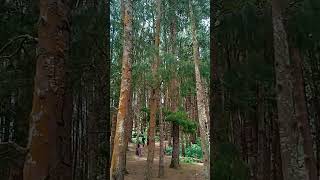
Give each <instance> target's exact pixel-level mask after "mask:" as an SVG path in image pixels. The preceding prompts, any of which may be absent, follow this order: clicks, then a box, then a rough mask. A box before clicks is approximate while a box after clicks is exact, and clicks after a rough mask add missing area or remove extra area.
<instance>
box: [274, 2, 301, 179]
mask: <svg viewBox="0 0 320 180" xmlns="http://www.w3.org/2000/svg"><path fill="white" fill-rule="evenodd" d="M281 13H282V12H281V7H280V2H279V1H278V0H272V22H273V38H274V41H273V43H274V59H275V74H276V90H277V108H278V121H279V135H280V145H281V160H282V172H283V179H284V180H298V179H301V178H302V179H305V177H299V174H300V172H299V168H298V167H296V166H297V165H296V164H297V163H296V161H295V160H296V159H297V157H296V156H297V155H296V150H295V138H296V137H295V136H296V134H297V132H296V126H297V125H296V121H295V119H294V114H293V112H294V107H293V97H292V83H291V77H290V71H289V70H290V57H289V49H288V41H287V33H286V31H285V29H284V24H283V18H282V14H281Z"/></svg>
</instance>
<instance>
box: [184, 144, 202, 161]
mask: <svg viewBox="0 0 320 180" xmlns="http://www.w3.org/2000/svg"><path fill="white" fill-rule="evenodd" d="M185 155H186V157H191V158H197V159H202V158H203V155H202V148H201V144H200V142H197V143H196V144H191V146H189V147H186V149H185Z"/></svg>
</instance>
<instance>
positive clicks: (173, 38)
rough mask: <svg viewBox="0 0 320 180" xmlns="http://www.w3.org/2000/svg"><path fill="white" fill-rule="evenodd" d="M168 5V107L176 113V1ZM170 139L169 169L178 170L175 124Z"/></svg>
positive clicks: (177, 142)
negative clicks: (169, 69) (169, 66)
mask: <svg viewBox="0 0 320 180" xmlns="http://www.w3.org/2000/svg"><path fill="white" fill-rule="evenodd" d="M170 3H171V4H172V9H171V11H170V12H171V17H170V38H171V42H170V43H171V46H170V53H171V54H172V56H173V58H174V63H173V65H172V67H171V68H172V69H173V78H172V79H171V81H170V93H171V96H170V101H171V102H170V105H171V111H173V112H176V111H177V105H178V99H177V98H178V97H179V96H178V89H177V83H178V81H177V74H176V71H177V70H176V68H177V65H176V59H177V57H176V56H177V17H176V4H177V1H176V0H171V1H170ZM170 126H171V128H170V130H171V133H170V135H171V137H172V158H171V163H170V168H179V152H180V146H179V144H180V143H179V125H178V124H176V123H172V124H171V125H170ZM175 131H176V132H175ZM169 145H171V139H170V141H169Z"/></svg>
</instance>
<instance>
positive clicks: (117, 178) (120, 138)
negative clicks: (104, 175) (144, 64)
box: [110, 0, 132, 180]
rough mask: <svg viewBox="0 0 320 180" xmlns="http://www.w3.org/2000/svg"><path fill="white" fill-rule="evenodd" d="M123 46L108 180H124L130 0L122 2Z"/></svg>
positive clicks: (129, 72) (128, 91)
mask: <svg viewBox="0 0 320 180" xmlns="http://www.w3.org/2000/svg"><path fill="white" fill-rule="evenodd" d="M124 11H125V15H124V19H123V20H124V34H123V35H124V46H123V56H122V74H121V86H120V100H119V106H118V115H117V124H116V132H115V137H114V144H113V145H114V146H113V152H112V157H111V168H110V179H111V180H123V179H124V174H123V170H124V159H123V157H124V153H126V152H125V151H124V146H125V130H124V128H125V122H124V121H125V118H126V114H127V110H128V99H129V98H130V97H129V96H130V86H131V61H132V0H125V2H124Z"/></svg>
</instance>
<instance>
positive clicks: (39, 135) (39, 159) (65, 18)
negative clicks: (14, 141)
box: [23, 0, 72, 180]
mask: <svg viewBox="0 0 320 180" xmlns="http://www.w3.org/2000/svg"><path fill="white" fill-rule="evenodd" d="M39 6H40V20H39V24H38V25H39V27H38V37H39V47H38V51H37V66H36V75H35V81H34V94H33V106H32V112H31V117H30V130H29V144H28V148H29V149H30V151H29V153H28V155H27V158H26V162H25V165H24V170H23V171H24V172H23V177H24V180H35V179H47V180H64V179H65V180H67V179H71V171H72V170H71V138H70V133H71V127H70V126H71V116H70V115H71V112H72V107H70V105H72V101H70V96H69V95H67V92H66V70H65V64H66V60H67V58H68V51H69V34H70V22H69V13H70V7H69V1H68V0H66V1H59V0H51V1H48V0H41V1H40V4H39Z"/></svg>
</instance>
